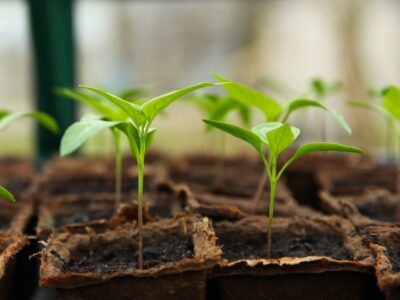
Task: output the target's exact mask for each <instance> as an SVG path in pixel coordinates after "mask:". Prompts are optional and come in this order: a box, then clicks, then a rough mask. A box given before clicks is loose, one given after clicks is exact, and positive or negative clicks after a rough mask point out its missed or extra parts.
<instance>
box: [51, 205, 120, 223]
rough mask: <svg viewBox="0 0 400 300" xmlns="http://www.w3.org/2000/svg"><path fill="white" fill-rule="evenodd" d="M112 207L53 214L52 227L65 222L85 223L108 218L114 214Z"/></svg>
mask: <svg viewBox="0 0 400 300" xmlns="http://www.w3.org/2000/svg"><path fill="white" fill-rule="evenodd" d="M113 209H114V208H113V207H110V209H96V210H89V211H85V210H78V211H74V212H72V213H71V214H68V215H55V216H54V227H55V228H60V227H61V226H63V225H67V224H77V223H87V222H90V221H94V220H100V219H108V218H110V217H111V216H112V215H113V214H114V210H113Z"/></svg>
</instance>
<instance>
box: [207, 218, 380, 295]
mask: <svg viewBox="0 0 400 300" xmlns="http://www.w3.org/2000/svg"><path fill="white" fill-rule="evenodd" d="M267 222H268V220H267V218H266V217H263V216H249V217H246V218H244V219H242V220H239V221H235V222H231V221H222V222H215V223H214V230H215V232H216V235H217V238H218V240H217V244H218V245H220V246H221V247H222V250H223V253H222V260H221V261H220V262H219V263H218V265H217V266H216V267H215V268H214V269H213V271H212V272H211V275H210V279H209V285H208V290H207V297H208V299H248V300H252V299H266V298H268V299H296V300H299V299H307V300H312V299H335V300H337V299H352V300H355V299H363V300H365V299H374V300H376V299H381V295H380V293H379V289H378V287H377V286H376V283H375V278H374V269H373V264H374V260H373V257H372V253H371V251H370V250H369V249H368V248H367V247H365V246H363V244H362V240H361V238H360V236H358V235H357V233H356V230H355V228H354V227H353V226H352V225H351V223H350V222H349V221H347V220H344V219H340V218H338V217H319V218H306V217H297V218H277V219H275V220H274V226H273V234H272V257H271V258H266V253H267V243H266V240H267Z"/></svg>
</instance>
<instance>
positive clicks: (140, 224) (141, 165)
mask: <svg viewBox="0 0 400 300" xmlns="http://www.w3.org/2000/svg"><path fill="white" fill-rule="evenodd" d="M143 174H144V154H142V152H140V158H139V159H138V266H139V269H143Z"/></svg>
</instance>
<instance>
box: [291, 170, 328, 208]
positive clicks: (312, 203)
mask: <svg viewBox="0 0 400 300" xmlns="http://www.w3.org/2000/svg"><path fill="white" fill-rule="evenodd" d="M285 178H286V184H287V186H288V187H289V190H290V191H291V192H292V194H293V197H294V198H295V199H296V200H297V201H298V202H299V203H300V204H302V205H307V206H309V207H312V208H315V209H320V205H319V203H320V200H319V196H318V192H319V186H318V184H317V182H316V180H315V176H314V175H313V174H312V173H308V172H301V171H291V170H290V168H289V169H288V171H287V172H286V174H285Z"/></svg>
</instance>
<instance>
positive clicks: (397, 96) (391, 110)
mask: <svg viewBox="0 0 400 300" xmlns="http://www.w3.org/2000/svg"><path fill="white" fill-rule="evenodd" d="M370 94H372V95H373V96H375V97H377V98H379V99H380V102H379V103H370V102H366V101H359V100H353V101H348V102H347V103H348V104H349V105H351V106H354V107H358V108H366V109H369V110H371V111H375V112H377V113H378V114H380V115H381V116H382V117H384V118H385V120H386V122H387V127H388V131H387V132H388V134H387V137H386V151H387V156H388V157H390V149H391V145H393V147H394V148H395V149H396V148H397V151H395V152H397V154H398V152H399V145H398V143H396V142H395V141H396V140H397V138H396V137H399V135H400V128H399V121H400V89H399V88H398V87H395V86H388V87H385V88H383V89H380V90H372V91H371V92H370Z"/></svg>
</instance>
